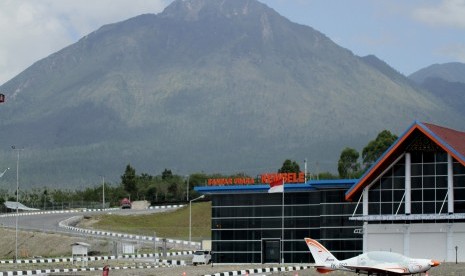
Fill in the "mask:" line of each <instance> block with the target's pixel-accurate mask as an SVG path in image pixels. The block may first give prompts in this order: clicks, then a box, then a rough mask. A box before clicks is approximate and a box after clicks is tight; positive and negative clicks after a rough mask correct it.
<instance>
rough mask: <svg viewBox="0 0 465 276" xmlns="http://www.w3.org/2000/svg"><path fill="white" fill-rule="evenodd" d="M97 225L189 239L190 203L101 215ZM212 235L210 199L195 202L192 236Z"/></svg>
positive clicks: (125, 231)
mask: <svg viewBox="0 0 465 276" xmlns="http://www.w3.org/2000/svg"><path fill="white" fill-rule="evenodd" d="M97 219H98V222H96V223H95V224H93V227H94V228H96V229H102V230H107V231H113V232H121V233H131V234H138V235H146V236H153V235H154V233H156V235H157V236H159V237H167V238H173V239H182V240H188V239H189V206H188V205H186V206H185V207H183V208H181V209H178V210H176V211H173V212H166V213H157V214H149V215H138V216H120V215H101V216H98V217H97ZM210 237H211V202H193V203H192V240H195V241H200V240H204V239H210Z"/></svg>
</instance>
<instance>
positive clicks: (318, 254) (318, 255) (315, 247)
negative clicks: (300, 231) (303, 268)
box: [305, 238, 338, 266]
mask: <svg viewBox="0 0 465 276" xmlns="http://www.w3.org/2000/svg"><path fill="white" fill-rule="evenodd" d="M305 242H306V243H307V246H308V249H310V253H312V256H313V259H315V264H316V265H321V266H324V265H326V264H330V263H332V262H337V261H338V259H336V257H334V255H333V254H331V252H329V250H328V249H326V248H325V247H324V246H323V245H321V244H320V243H319V242H317V241H316V240H314V239H310V238H305Z"/></svg>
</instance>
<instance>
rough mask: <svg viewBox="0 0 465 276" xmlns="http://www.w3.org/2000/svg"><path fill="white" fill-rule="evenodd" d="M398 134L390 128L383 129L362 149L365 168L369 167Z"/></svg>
mask: <svg viewBox="0 0 465 276" xmlns="http://www.w3.org/2000/svg"><path fill="white" fill-rule="evenodd" d="M397 138H398V137H397V135H395V134H392V133H391V132H390V131H389V130H383V131H381V132H380V133H379V134H378V136H377V137H376V139H375V140H372V141H370V142H369V143H368V145H367V146H366V147H365V148H364V149H363V151H362V159H363V164H364V166H365V170H366V169H368V168H369V167H370V166H371V165H372V164H373V163H374V162H375V161H376V160H378V158H379V157H380V156H381V155H382V154H383V153H384V152H385V151H386V150H387V149H388V148H389V147H390V146H391V145H392V144H393V143H394V142H395V141H396V140H397Z"/></svg>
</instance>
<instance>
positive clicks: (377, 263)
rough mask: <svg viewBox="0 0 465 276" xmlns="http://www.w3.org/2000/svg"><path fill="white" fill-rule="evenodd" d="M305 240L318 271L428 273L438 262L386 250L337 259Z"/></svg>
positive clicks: (311, 240)
mask: <svg viewBox="0 0 465 276" xmlns="http://www.w3.org/2000/svg"><path fill="white" fill-rule="evenodd" d="M305 242H306V243H307V246H308V248H309V249H310V252H311V253H312V256H313V258H314V259H315V268H316V270H317V271H318V272H320V273H329V272H332V271H334V270H344V271H350V272H354V273H358V274H367V275H412V274H415V273H420V274H421V273H426V275H428V272H427V271H428V270H429V269H430V268H431V267H435V266H438V265H439V264H440V263H439V262H438V261H433V260H429V259H412V258H409V257H406V256H404V255H401V254H398V253H393V252H387V251H373V252H367V253H364V254H361V255H358V256H356V257H353V258H350V259H346V260H341V261H339V260H338V259H336V257H334V255H333V254H331V252H329V250H328V249H326V248H325V247H324V246H323V245H321V244H320V243H319V242H317V241H316V240H313V239H310V238H305Z"/></svg>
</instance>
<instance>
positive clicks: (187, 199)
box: [186, 175, 190, 201]
mask: <svg viewBox="0 0 465 276" xmlns="http://www.w3.org/2000/svg"><path fill="white" fill-rule="evenodd" d="M189 177H190V176H189V175H187V196H186V201H189Z"/></svg>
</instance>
